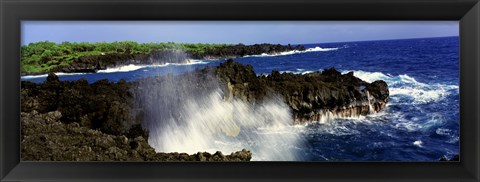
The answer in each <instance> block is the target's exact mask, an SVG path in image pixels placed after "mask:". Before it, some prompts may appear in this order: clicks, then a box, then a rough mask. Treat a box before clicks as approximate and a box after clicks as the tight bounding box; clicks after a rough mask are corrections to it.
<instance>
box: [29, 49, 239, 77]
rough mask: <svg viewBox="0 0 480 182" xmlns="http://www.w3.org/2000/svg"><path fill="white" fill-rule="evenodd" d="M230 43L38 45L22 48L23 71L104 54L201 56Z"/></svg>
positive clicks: (51, 68) (36, 70) (42, 68)
mask: <svg viewBox="0 0 480 182" xmlns="http://www.w3.org/2000/svg"><path fill="white" fill-rule="evenodd" d="M228 46H232V45H229V44H188V43H174V42H162V43H143V44H139V43H137V42H132V41H122V42H111V43H107V42H98V43H86V42H78V43H77V42H63V43H61V44H56V43H54V42H48V41H45V42H35V43H30V44H28V45H26V46H22V47H21V58H20V61H21V72H22V73H27V74H30V73H41V72H48V71H51V70H53V69H54V68H57V67H59V66H68V65H69V64H70V63H72V62H73V61H74V60H75V59H77V58H79V57H82V56H89V55H102V54H114V53H117V54H118V53H120V54H149V53H151V52H152V51H160V50H185V51H187V52H191V53H193V54H199V53H200V54H201V53H205V52H206V51H211V50H214V49H217V48H221V47H228Z"/></svg>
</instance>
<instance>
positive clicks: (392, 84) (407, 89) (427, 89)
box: [342, 70, 458, 104]
mask: <svg viewBox="0 0 480 182" xmlns="http://www.w3.org/2000/svg"><path fill="white" fill-rule="evenodd" d="M348 72H350V71H344V72H342V73H344V74H345V73H348ZM353 75H354V76H356V77H358V78H360V79H362V80H364V81H366V82H370V83H371V82H374V81H376V80H384V81H385V82H387V84H388V87H389V91H390V97H393V99H392V101H398V100H400V99H399V97H409V98H412V99H413V104H425V103H430V102H434V101H438V100H441V99H444V98H445V97H447V96H448V95H450V94H451V93H452V91H455V90H456V91H457V92H458V85H447V84H426V83H422V82H419V81H417V80H416V79H415V78H414V77H411V76H409V75H406V74H403V75H397V76H393V75H390V74H385V73H382V72H366V71H361V70H356V71H353ZM395 97H397V98H395Z"/></svg>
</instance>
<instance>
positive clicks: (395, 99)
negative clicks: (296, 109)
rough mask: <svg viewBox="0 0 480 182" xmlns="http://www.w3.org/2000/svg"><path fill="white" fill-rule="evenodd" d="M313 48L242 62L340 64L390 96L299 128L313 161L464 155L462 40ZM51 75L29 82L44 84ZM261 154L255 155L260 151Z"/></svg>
mask: <svg viewBox="0 0 480 182" xmlns="http://www.w3.org/2000/svg"><path fill="white" fill-rule="evenodd" d="M304 46H305V47H306V48H308V49H307V51H303V52H289V53H284V54H282V55H252V56H247V57H243V58H238V59H236V61H238V62H241V63H243V64H250V65H252V66H253V68H254V70H255V72H256V74H257V75H261V74H269V73H270V72H271V71H272V70H274V69H275V70H279V71H281V72H292V73H299V74H302V73H308V72H313V71H322V70H323V69H326V68H330V67H335V68H336V69H337V70H340V71H342V72H344V73H346V72H349V71H354V75H355V76H357V77H359V78H361V79H363V80H365V81H367V82H373V81H375V80H379V79H381V80H384V81H386V82H387V84H388V85H389V90H390V102H389V103H388V105H387V108H385V109H384V110H383V111H381V112H379V113H375V114H373V115H369V116H365V117H359V118H339V119H335V120H333V121H330V122H325V123H312V124H308V125H305V126H302V127H296V128H295V130H298V135H300V136H301V137H302V138H304V139H305V141H306V142H305V144H302V145H300V146H293V147H294V148H295V151H296V152H297V155H300V156H302V157H301V160H307V161H324V160H328V161H338V160H341V161H437V160H438V159H440V158H441V157H446V158H451V157H452V156H453V155H455V154H459V87H458V85H459V53H458V51H459V38H458V37H442V38H422V39H404V40H383V41H362V42H341V43H320V44H306V45H304ZM222 61H223V60H213V61H212V60H196V61H194V62H192V63H191V64H168V65H162V66H146V67H135V66H127V67H124V68H122V69H118V70H107V71H105V72H103V73H93V74H74V75H72V74H60V75H59V77H60V79H61V80H77V79H80V78H86V79H87V80H88V81H89V82H94V81H96V80H100V79H109V80H111V81H118V80H120V79H125V80H127V81H133V80H136V79H139V78H143V77H149V76H156V75H165V74H169V73H173V74H178V73H183V72H186V71H190V70H194V69H197V68H203V67H205V66H216V65H218V64H220V63H221V62H222ZM45 78H46V76H45V75H40V76H25V77H22V80H29V81H33V82H37V83H38V82H43V81H44V80H45ZM254 155H255V153H254Z"/></svg>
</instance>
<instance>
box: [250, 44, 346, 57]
mask: <svg viewBox="0 0 480 182" xmlns="http://www.w3.org/2000/svg"><path fill="white" fill-rule="evenodd" d="M341 48H347V47H341ZM338 49H340V48H339V47H332V48H322V47H318V46H317V47H314V48H308V49H305V50H304V51H299V50H293V51H285V52H280V53H275V54H267V53H262V54H260V55H247V56H244V57H272V56H286V55H292V54H300V53H307V52H325V51H336V50H338Z"/></svg>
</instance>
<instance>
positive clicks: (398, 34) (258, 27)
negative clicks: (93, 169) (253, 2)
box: [20, 21, 460, 162]
mask: <svg viewBox="0 0 480 182" xmlns="http://www.w3.org/2000/svg"><path fill="white" fill-rule="evenodd" d="M21 31H22V33H21V36H22V37H21V47H20V49H21V56H20V73H21V80H20V81H21V88H20V89H21V90H20V97H21V98H20V104H21V113H20V114H21V116H20V118H21V145H20V147H21V160H22V161H153V162H168V161H174V162H178V161H205V162H206V161H222V162H234V161H300V162H307V161H321V162H344V161H348V162H378V161H387V162H450V161H460V155H459V154H460V144H459V143H460V135H459V125H460V121H459V112H460V107H459V99H460V97H459V22H458V21H22V22H21Z"/></svg>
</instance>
